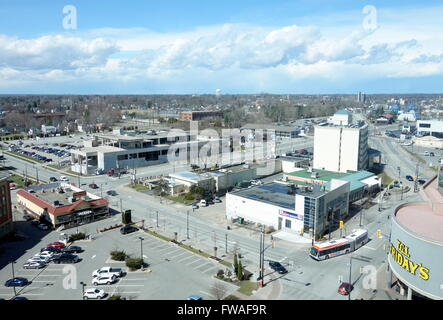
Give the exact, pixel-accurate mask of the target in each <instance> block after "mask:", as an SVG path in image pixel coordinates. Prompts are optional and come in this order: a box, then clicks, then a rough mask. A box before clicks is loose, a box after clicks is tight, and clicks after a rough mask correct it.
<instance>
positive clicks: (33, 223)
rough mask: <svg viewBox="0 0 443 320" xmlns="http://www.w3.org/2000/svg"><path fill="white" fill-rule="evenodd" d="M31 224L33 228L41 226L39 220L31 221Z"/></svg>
mask: <svg viewBox="0 0 443 320" xmlns="http://www.w3.org/2000/svg"><path fill="white" fill-rule="evenodd" d="M31 224H32V225H33V226H38V225H39V224H40V221H38V220H32V221H31Z"/></svg>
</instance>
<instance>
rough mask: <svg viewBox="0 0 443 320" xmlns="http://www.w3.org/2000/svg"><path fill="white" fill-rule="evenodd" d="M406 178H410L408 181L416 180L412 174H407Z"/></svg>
mask: <svg viewBox="0 0 443 320" xmlns="http://www.w3.org/2000/svg"><path fill="white" fill-rule="evenodd" d="M406 180H408V181H414V178H412V176H410V175H407V176H406Z"/></svg>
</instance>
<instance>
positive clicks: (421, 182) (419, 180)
mask: <svg viewBox="0 0 443 320" xmlns="http://www.w3.org/2000/svg"><path fill="white" fill-rule="evenodd" d="M417 182H418V183H419V184H425V183H426V180H423V179H418V180H417Z"/></svg>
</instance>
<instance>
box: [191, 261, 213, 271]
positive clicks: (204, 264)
mask: <svg viewBox="0 0 443 320" xmlns="http://www.w3.org/2000/svg"><path fill="white" fill-rule="evenodd" d="M207 264H209V265H211V264H212V263H211V262H207V261H205V263H203V264H201V265H200V266H198V267H195V268H194V269H197V270H199V271H200V268H201V267H203V266H206V265H207Z"/></svg>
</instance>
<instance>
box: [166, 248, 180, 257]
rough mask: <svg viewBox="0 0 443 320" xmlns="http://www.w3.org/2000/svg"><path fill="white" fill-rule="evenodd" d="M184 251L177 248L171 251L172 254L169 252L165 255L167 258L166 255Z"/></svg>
mask: <svg viewBox="0 0 443 320" xmlns="http://www.w3.org/2000/svg"><path fill="white" fill-rule="evenodd" d="M182 250H183V249H182V248H177V249H176V250H172V251H170V252H167V253H165V254H164V255H165V256H166V255H168V254H171V253H175V252H179V251H182Z"/></svg>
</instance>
